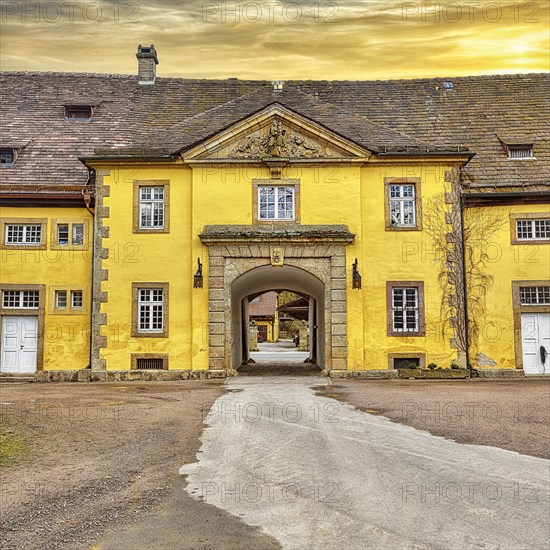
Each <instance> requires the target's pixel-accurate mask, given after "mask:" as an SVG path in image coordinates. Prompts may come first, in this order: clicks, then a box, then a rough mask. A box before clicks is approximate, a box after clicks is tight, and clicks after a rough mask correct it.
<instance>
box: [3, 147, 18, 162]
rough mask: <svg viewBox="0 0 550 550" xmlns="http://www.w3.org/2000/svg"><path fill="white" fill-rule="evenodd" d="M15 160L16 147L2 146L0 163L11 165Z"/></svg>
mask: <svg viewBox="0 0 550 550" xmlns="http://www.w3.org/2000/svg"><path fill="white" fill-rule="evenodd" d="M14 162H15V149H14V148H13V147H2V148H0V164H3V165H6V166H9V165H11V164H13V163H14Z"/></svg>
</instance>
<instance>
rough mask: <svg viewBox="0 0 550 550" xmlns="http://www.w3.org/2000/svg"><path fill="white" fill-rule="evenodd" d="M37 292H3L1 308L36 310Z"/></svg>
mask: <svg viewBox="0 0 550 550" xmlns="http://www.w3.org/2000/svg"><path fill="white" fill-rule="evenodd" d="M38 303H39V294H38V290H4V291H3V292H2V306H3V307H4V308H7V309H38Z"/></svg>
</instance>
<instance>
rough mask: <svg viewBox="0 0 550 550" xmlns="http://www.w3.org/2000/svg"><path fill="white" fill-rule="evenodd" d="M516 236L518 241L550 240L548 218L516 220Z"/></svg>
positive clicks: (549, 222)
mask: <svg viewBox="0 0 550 550" xmlns="http://www.w3.org/2000/svg"><path fill="white" fill-rule="evenodd" d="M516 236H517V239H518V241H519V240H524V241H527V240H536V239H550V218H548V219H546V218H544V219H540V220H516Z"/></svg>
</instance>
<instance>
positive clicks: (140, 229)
mask: <svg viewBox="0 0 550 550" xmlns="http://www.w3.org/2000/svg"><path fill="white" fill-rule="evenodd" d="M133 233H149V234H151V235H154V234H155V233H170V231H169V229H168V228H166V227H151V228H150V229H149V228H145V227H136V228H134V230H133Z"/></svg>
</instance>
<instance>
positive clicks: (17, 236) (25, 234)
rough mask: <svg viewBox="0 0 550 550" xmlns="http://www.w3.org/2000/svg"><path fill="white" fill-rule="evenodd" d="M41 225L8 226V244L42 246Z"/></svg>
mask: <svg viewBox="0 0 550 550" xmlns="http://www.w3.org/2000/svg"><path fill="white" fill-rule="evenodd" d="M41 242H42V226H41V225H6V244H31V245H32V244H41Z"/></svg>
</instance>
